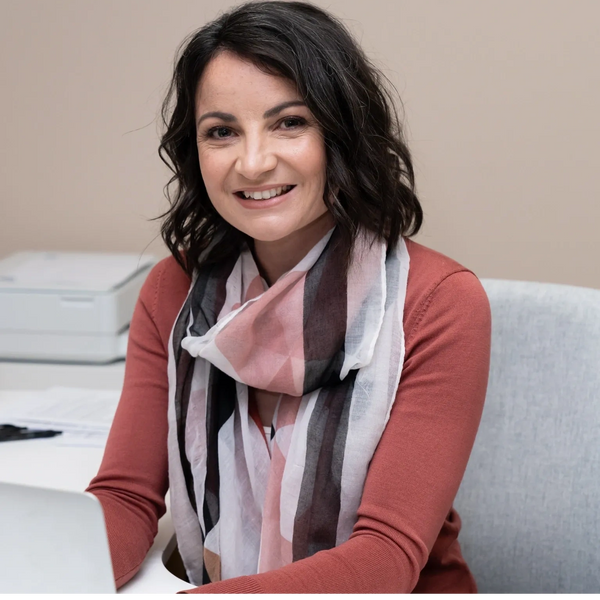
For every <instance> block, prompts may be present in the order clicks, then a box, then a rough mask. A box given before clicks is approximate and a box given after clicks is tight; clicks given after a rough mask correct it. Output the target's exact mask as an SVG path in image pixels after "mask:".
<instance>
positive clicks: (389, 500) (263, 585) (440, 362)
mask: <svg viewBox="0 0 600 600" xmlns="http://www.w3.org/2000/svg"><path fill="white" fill-rule="evenodd" d="M412 268H413V267H412V265H411V269H412ZM434 284H435V285H434V286H432V287H431V289H428V290H427V291H426V293H424V294H422V295H421V296H420V297H419V298H417V301H416V305H415V306H412V307H410V315H409V316H408V319H405V336H406V356H405V363H404V368H403V372H402V378H401V381H400V386H399V388H398V394H397V397H396V401H395V403H394V406H393V409H392V412H391V416H390V420H389V422H388V425H387V427H386V429H385V431H384V433H383V436H382V438H381V441H380V443H379V446H378V447H377V450H376V452H375V454H374V456H373V460H372V462H371V465H370V467H369V472H368V474H367V479H366V483H365V489H364V493H363V498H362V502H361V505H360V508H359V513H358V521H357V523H356V525H355V527H354V531H353V533H352V535H351V537H350V539H349V540H348V541H347V542H345V543H344V544H342V545H340V546H338V547H336V548H333V549H331V550H326V551H322V552H318V553H317V554H315V555H314V556H312V557H310V558H306V559H304V560H300V561H297V562H295V563H292V564H290V565H288V566H286V567H283V568H281V569H278V570H276V571H271V572H268V573H263V574H260V575H252V576H246V577H236V578H233V579H229V580H226V581H222V582H218V583H211V584H208V585H204V586H201V587H199V588H194V589H193V590H189V592H191V593H228V592H266V593H279V592H288V593H290V592H303V593H328V592H339V593H360V592H364V593H376V592H410V591H412V590H413V589H414V587H415V585H416V584H417V581H418V579H419V575H420V573H421V570H422V569H423V567H424V566H425V564H426V562H427V559H428V557H429V554H430V552H431V550H432V548H433V546H434V543H435V542H436V539H437V538H438V535H439V533H440V530H441V528H442V525H443V524H444V520H445V518H446V517H447V515H448V514H449V511H450V509H451V506H452V502H453V500H454V497H455V495H456V492H457V490H458V487H459V485H460V481H461V479H462V476H463V473H464V470H465V467H466V464H467V460H468V458H469V454H470V452H471V447H472V445H473V442H474V439H475V434H476V432H477V427H478V425H479V420H480V417H481V412H482V408H483V401H484V398H485V392H486V387H487V378H488V370H489V356H490V330H491V317H490V309H489V303H488V300H487V297H486V295H485V292H484V290H483V288H482V286H481V284H480V283H479V281H478V279H477V278H476V277H475V276H474V275H473V274H472V273H470V272H469V271H466V270H456V271H454V272H451V273H449V274H446V275H445V276H444V277H443V278H441V279H440V280H439V281H437V282H434ZM407 309H408V307H407Z"/></svg>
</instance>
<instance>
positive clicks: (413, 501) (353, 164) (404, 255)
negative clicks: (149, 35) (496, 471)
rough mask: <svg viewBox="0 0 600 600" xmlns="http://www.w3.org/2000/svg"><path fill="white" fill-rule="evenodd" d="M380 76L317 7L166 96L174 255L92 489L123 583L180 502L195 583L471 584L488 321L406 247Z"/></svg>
mask: <svg viewBox="0 0 600 600" xmlns="http://www.w3.org/2000/svg"><path fill="white" fill-rule="evenodd" d="M383 82H384V78H383V76H382V75H381V74H380V73H378V71H377V70H376V69H374V68H373V66H372V65H371V64H370V63H369V61H368V60H367V58H366V57H365V55H364V54H363V52H362V51H361V49H360V48H359V47H358V46H357V44H356V43H355V42H354V40H353V39H352V37H351V36H350V35H349V33H348V32H347V30H346V29H345V27H344V26H343V25H342V24H341V23H340V22H339V21H337V20H336V19H335V18H334V17H332V16H331V15H329V14H328V13H326V12H325V11H323V10H321V9H319V8H316V7H314V6H312V5H310V4H305V3H302V2H279V1H272V2H252V3H248V4H244V5H241V6H239V7H236V8H234V9H233V10H231V11H230V12H228V13H226V14H224V15H222V16H220V17H219V18H218V19H216V20H215V21H213V22H211V23H209V24H207V25H206V26H205V27H202V28H201V29H200V30H198V31H197V32H195V33H194V34H192V35H191V36H190V37H189V38H188V39H187V40H185V42H184V44H183V45H182V47H181V49H180V53H179V57H178V59H177V62H176V66H175V72H174V76H173V81H172V85H171V87H170V90H169V92H168V94H167V97H166V99H165V102H164V104H163V118H164V124H165V128H166V129H165V133H164V135H163V137H162V140H161V145H160V150H159V151H160V154H161V157H162V158H163V159H164V160H165V162H166V163H167V164H168V165H169V166H170V167H171V169H172V171H173V177H172V179H171V181H170V182H169V184H170V187H168V188H167V189H168V191H167V195H168V197H169V200H170V201H171V207H170V209H169V210H168V211H167V213H166V214H165V215H163V217H164V222H163V228H162V233H163V238H164V240H165V242H166V244H167V246H168V247H169V249H170V250H171V253H172V257H171V258H169V259H165V260H164V261H162V262H161V263H159V265H157V266H156V267H155V268H154V270H153V271H152V273H151V274H150V275H149V277H148V279H147V281H146V283H145V285H144V288H143V290H142V292H141V294H140V298H139V300H138V304H137V307H136V311H135V314H134V317H133V320H132V323H131V329H130V336H129V347H128V351H127V373H126V377H125V384H124V388H123V394H122V397H121V401H120V404H119V408H118V411H117V414H116V416H115V420H114V424H113V427H112V429H111V434H110V438H109V441H108V444H107V448H106V453H105V457H104V461H103V463H102V466H101V469H100V472H99V473H98V476H97V477H96V478H95V479H94V480H93V481H92V483H91V484H90V487H89V488H88V489H89V491H91V492H92V493H94V494H96V495H97V496H98V498H99V499H100V501H101V502H102V506H103V509H104V513H105V518H106V524H107V531H108V537H109V542H110V545H111V552H112V557H113V565H114V571H115V577H116V580H117V585H122V584H123V583H125V582H126V581H127V580H128V579H130V578H131V577H132V576H133V575H134V574H135V573H136V571H137V570H138V569H139V567H140V564H141V562H142V560H143V558H144V556H145V554H146V552H147V550H148V548H149V546H150V544H151V543H152V538H153V536H154V535H155V533H156V525H157V520H158V518H160V516H161V515H162V514H163V513H164V511H165V503H164V497H165V494H166V492H167V489H169V491H170V499H171V504H170V506H171V513H172V518H173V524H174V526H175V531H176V537H177V548H178V553H179V555H180V557H181V560H182V562H183V565H184V567H185V573H186V577H187V579H188V581H189V582H191V583H193V584H194V585H196V586H198V587H195V588H194V589H193V590H191V591H192V592H195V593H223V592H268V593H277V592H317V593H318V592H321V593H323V592H367V593H368V592H409V591H418V592H470V591H475V590H476V586H475V582H474V580H473V577H472V576H471V573H470V571H469V568H468V567H467V565H466V564H465V561H464V560H463V558H462V555H461V551H460V546H459V544H458V541H457V536H458V532H459V530H460V519H459V517H458V515H457V514H456V512H455V511H454V509H453V508H452V503H453V500H454V496H455V495H456V492H457V489H458V486H459V484H460V480H461V478H462V475H463V473H464V470H465V467H466V463H467V460H468V457H469V453H470V450H471V447H472V444H473V441H474V439H475V434H476V431H477V427H478V423H479V418H480V416H481V410H482V405H483V400H484V397H485V390H486V385H487V374H488V368H489V350H490V314H489V305H488V302H487V298H486V297H485V293H484V292H483V289H482V287H481V285H480V284H479V281H478V280H477V278H476V277H475V275H474V274H473V273H472V272H470V271H469V270H468V269H465V268H464V267H462V266H461V265H459V264H458V263H456V262H454V261H453V260H451V259H449V258H447V257H445V256H442V255H440V254H438V253H436V252H433V251H431V250H428V249H427V248H424V247H423V246H420V245H419V244H417V243H415V242H413V241H411V240H410V239H409V237H410V236H411V235H413V234H414V233H416V232H417V231H418V230H419V227H420V225H421V221H422V218H423V212H422V209H421V206H420V204H419V201H418V199H417V196H416V194H415V191H414V176H413V168H412V164H411V160H410V154H409V152H408V149H407V147H406V144H405V142H404V140H403V137H402V131H401V127H400V124H399V122H398V119H397V117H396V113H395V110H394V107H393V103H392V101H391V96H390V95H389V94H388V92H386V88H385V86H384V85H383Z"/></svg>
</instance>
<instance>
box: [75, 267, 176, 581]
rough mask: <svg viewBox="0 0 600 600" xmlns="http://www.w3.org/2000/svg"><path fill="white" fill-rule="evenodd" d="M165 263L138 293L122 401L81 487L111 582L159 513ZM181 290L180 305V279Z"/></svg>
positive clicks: (148, 540)
mask: <svg viewBox="0 0 600 600" xmlns="http://www.w3.org/2000/svg"><path fill="white" fill-rule="evenodd" d="M165 263H166V261H162V262H161V263H159V265H157V266H156V267H155V268H154V269H153V270H152V271H151V273H150V274H149V275H148V278H147V279H146V282H145V283H144V286H143V288H142V290H141V292H140V297H139V299H138V302H137V304H136V307H135V311H134V315H133V318H132V321H131V327H130V331H129V343H128V347H127V360H126V363H125V381H124V385H123V392H122V394H121V400H120V402H119V406H118V408H117V412H116V414H115V418H114V421H113V425H112V427H111V430H110V435H109V437H108V443H107V446H106V450H105V453H104V458H103V460H102V464H101V466H100V470H99V472H98V475H97V476H96V477H95V478H94V479H93V480H92V482H91V483H90V485H89V487H88V489H87V491H89V492H92V493H93V494H94V495H96V496H97V497H98V499H99V500H100V502H101V504H102V508H103V510H104V517H105V520H106V527H107V532H108V540H109V544H110V551H111V556H112V562H113V570H114V573H115V579H116V584H117V587H119V586H121V585H123V584H124V583H125V582H127V581H128V580H129V579H131V578H132V577H133V575H135V573H136V572H137V571H138V569H139V567H140V565H141V563H142V561H143V560H144V558H145V556H146V554H147V552H148V549H149V548H150V546H151V545H152V542H153V540H154V537H155V535H156V532H157V527H158V519H159V518H160V517H161V516H162V515H163V514H164V512H165V503H164V496H165V494H166V492H167V487H168V477H167V400H168V383H167V356H166V350H165V348H166V340H164V339H163V337H161V334H160V331H159V330H160V328H159V327H157V323H156V320H155V317H156V313H157V305H158V302H159V295H160V289H161V287H162V286H164V282H162V277H163V272H164V269H165ZM179 287H181V288H182V292H183V296H182V298H181V302H180V303H179V304H180V305H181V303H182V302H183V299H184V298H185V292H186V291H187V290H185V280H184V283H183V285H180V286H179ZM180 295H181V291H180ZM171 312H173V311H171ZM174 316H175V315H173V316H172V318H173V319H174ZM164 317H165V318H167V319H168V318H169V315H164ZM162 329H166V328H164V327H163V328H162Z"/></svg>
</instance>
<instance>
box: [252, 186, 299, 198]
mask: <svg viewBox="0 0 600 600" xmlns="http://www.w3.org/2000/svg"><path fill="white" fill-rule="evenodd" d="M293 187H294V186H292V185H284V186H282V187H277V188H273V189H272V190H265V191H264V192H242V195H243V196H244V198H253V199H254V200H268V199H269V198H274V197H275V196H281V194H285V193H286V192H289V191H290V190H291V189H292V188H293Z"/></svg>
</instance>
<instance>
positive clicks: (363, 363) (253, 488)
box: [168, 229, 409, 585]
mask: <svg viewBox="0 0 600 600" xmlns="http://www.w3.org/2000/svg"><path fill="white" fill-rule="evenodd" d="M336 242H337V235H336V230H335V229H334V230H332V231H330V232H329V233H328V234H327V235H326V236H325V237H324V238H323V239H322V240H320V241H319V242H318V243H317V244H316V245H315V246H314V248H313V249H312V250H311V251H310V252H309V253H308V255H307V256H306V257H305V258H304V259H303V260H302V261H300V263H299V264H298V265H296V267H294V268H293V269H292V270H291V271H289V272H287V273H286V274H284V275H282V276H281V277H280V278H279V279H278V280H277V282H276V283H275V284H274V285H273V286H271V287H270V288H269V287H268V286H267V285H266V283H265V281H264V280H263V279H262V278H261V276H260V274H259V272H258V268H257V266H256V263H255V262H254V259H253V256H252V253H251V252H250V250H249V249H248V248H245V249H243V250H242V251H241V252H240V254H239V255H238V256H237V257H234V258H232V259H231V260H230V261H228V262H223V263H221V264H218V265H210V266H206V267H204V268H201V269H199V271H198V272H197V273H196V274H195V276H194V278H193V281H192V285H191V288H190V292H189V294H188V297H187V299H186V301H185V303H184V305H183V307H182V309H181V312H180V314H179V316H178V318H177V320H176V322H175V325H174V327H173V331H172V333H171V341H170V347H169V367H168V373H169V438H168V445H169V478H170V494H171V513H172V517H173V523H174V526H175V532H176V536H177V542H178V547H179V552H180V554H181V557H182V559H183V562H184V565H185V567H186V570H187V573H188V577H189V579H190V582H192V583H193V584H195V585H201V584H204V583H208V582H211V581H212V582H214V581H219V580H223V579H228V578H231V577H236V576H240V575H251V574H256V573H262V572H265V571H269V570H272V569H277V568H280V567H282V566H285V565H287V564H289V563H291V562H293V561H296V560H300V559H302V558H306V557H309V556H312V555H313V554H315V553H316V552H318V551H319V550H325V549H328V548H333V547H334V546H337V545H339V544H341V543H343V542H344V541H346V540H347V539H348V538H349V536H350V534H351V532H352V528H353V526H354V523H355V522H356V519H357V510H358V506H359V503H360V500H361V495H362V490H363V487H364V483H365V478H366V475H367V469H368V466H369V462H370V461H371V458H372V457H373V453H374V451H375V448H376V446H377V444H378V442H379V439H380V437H381V434H382V432H383V430H384V427H385V425H386V423H387V420H388V418H389V414H390V410H391V407H392V404H393V402H394V398H395V396H396V390H397V388H398V383H399V381H400V373H401V371H402V365H403V361H404V332H403V328H402V315H403V309H404V300H405V295H406V284H407V278H408V267H409V257H408V252H407V250H406V245H405V243H404V240H401V241H400V243H399V244H398V246H397V248H396V249H395V250H394V251H393V252H389V253H388V252H387V247H386V245H385V244H382V243H380V242H378V241H374V240H373V238H372V236H371V235H370V234H366V233H365V234H363V235H362V236H360V237H359V240H358V241H357V243H356V246H355V248H354V251H353V255H352V260H351V263H350V268H349V271H348V274H347V275H344V269H343V262H344V261H343V253H342V251H341V248H340V245H339V244H337V243H336ZM249 387H254V388H257V389H261V390H269V391H272V392H277V393H280V394H281V397H280V400H279V403H278V406H277V409H276V411H275V415H274V417H273V424H272V426H271V428H270V432H269V434H268V435H266V436H265V432H264V431H263V427H262V424H261V423H260V421H259V419H258V418H257V414H256V411H255V410H253V407H252V406H250V403H249V396H248V388H249Z"/></svg>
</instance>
